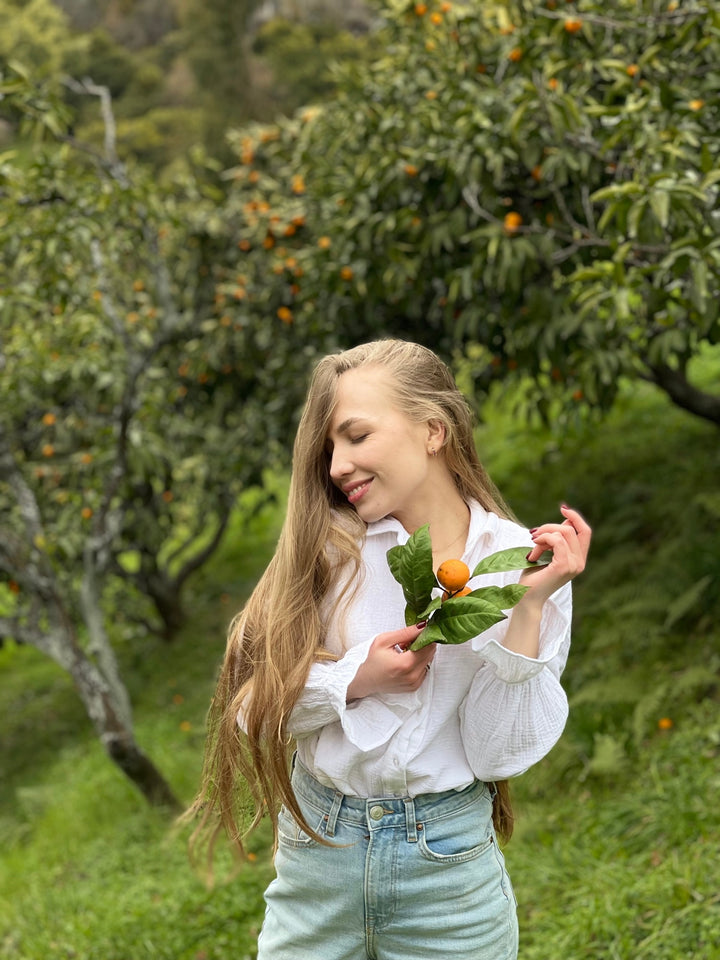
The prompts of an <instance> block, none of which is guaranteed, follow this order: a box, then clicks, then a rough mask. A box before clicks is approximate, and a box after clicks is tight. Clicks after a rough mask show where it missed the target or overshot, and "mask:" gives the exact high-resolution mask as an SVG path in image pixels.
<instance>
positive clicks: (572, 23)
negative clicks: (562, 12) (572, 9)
mask: <svg viewBox="0 0 720 960" xmlns="http://www.w3.org/2000/svg"><path fill="white" fill-rule="evenodd" d="M565 29H566V31H567V32H568V33H578V32H579V31H580V30H582V20H577V19H575V18H570V19H568V20H566V21H565Z"/></svg>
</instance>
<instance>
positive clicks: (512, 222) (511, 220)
mask: <svg viewBox="0 0 720 960" xmlns="http://www.w3.org/2000/svg"><path fill="white" fill-rule="evenodd" d="M522 222H523V221H522V217H521V216H520V214H519V213H517V212H516V211H515V210H511V211H510V212H509V213H506V214H505V217H504V219H503V226H504V227H505V230H506V232H507V233H515V232H516V231H517V230H519V229H520V225H521V224H522Z"/></svg>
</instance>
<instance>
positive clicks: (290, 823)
mask: <svg viewBox="0 0 720 960" xmlns="http://www.w3.org/2000/svg"><path fill="white" fill-rule="evenodd" d="M303 814H304V815H305V818H306V820H307V822H308V826H310V827H312V828H313V830H314V831H315V833H318V834H321V833H322V831H323V828H324V825H325V818H324V817H323V815H322V814H321V813H318V812H317V811H316V810H308V809H307V808H306V809H304V810H303ZM309 814H312V816H309ZM278 843H281V844H285V845H286V846H288V847H297V848H300V849H302V848H309V847H316V846H318V842H317V840H314V839H313V838H312V837H311V836H310V835H309V834H308V833H306V832H305V830H303V828H302V827H301V826H300V824H299V823H298V822H297V821H296V820H295V817H293V815H292V814H291V813H290V811H289V810H288V809H287V807H286V806H285V804H283V805H282V807H281V808H280V812H279V813H278Z"/></svg>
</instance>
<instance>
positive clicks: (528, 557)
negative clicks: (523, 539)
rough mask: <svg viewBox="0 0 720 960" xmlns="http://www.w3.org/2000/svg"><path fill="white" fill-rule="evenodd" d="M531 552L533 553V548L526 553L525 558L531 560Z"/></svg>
mask: <svg viewBox="0 0 720 960" xmlns="http://www.w3.org/2000/svg"><path fill="white" fill-rule="evenodd" d="M531 553H532V550H531V551H530V553H527V554H526V555H525V559H526V560H529V559H530V554H531Z"/></svg>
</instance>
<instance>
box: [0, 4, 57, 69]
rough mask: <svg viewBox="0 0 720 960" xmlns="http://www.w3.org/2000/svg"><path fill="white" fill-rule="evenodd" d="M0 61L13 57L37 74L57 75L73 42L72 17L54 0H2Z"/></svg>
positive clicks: (0, 9) (0, 11)
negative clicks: (69, 22)
mask: <svg viewBox="0 0 720 960" xmlns="http://www.w3.org/2000/svg"><path fill="white" fill-rule="evenodd" d="M0 23H2V25H3V26H2V30H1V31H0V63H1V62H2V61H3V60H8V59H10V58H13V59H14V60H17V61H19V62H20V63H24V64H25V66H26V67H27V68H28V69H31V70H32V71H33V72H34V73H35V74H36V75H37V76H42V77H49V76H52V75H56V74H57V73H58V72H59V70H60V67H61V65H62V59H63V55H64V52H65V49H66V48H67V47H68V46H70V45H71V42H72V40H71V32H70V27H69V24H68V19H67V17H66V16H65V14H64V13H63V12H62V10H59V9H58V7H57V5H56V4H54V3H53V2H52V0H28V2H26V3H18V2H16V0H0Z"/></svg>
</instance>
